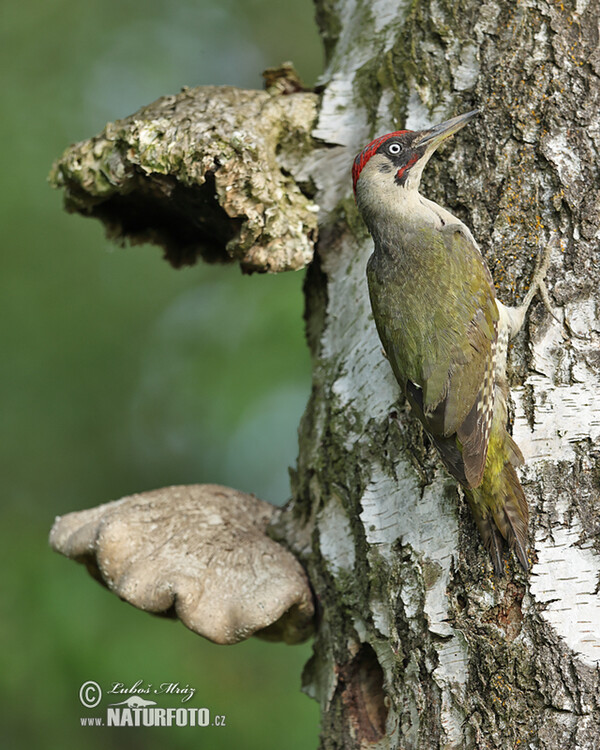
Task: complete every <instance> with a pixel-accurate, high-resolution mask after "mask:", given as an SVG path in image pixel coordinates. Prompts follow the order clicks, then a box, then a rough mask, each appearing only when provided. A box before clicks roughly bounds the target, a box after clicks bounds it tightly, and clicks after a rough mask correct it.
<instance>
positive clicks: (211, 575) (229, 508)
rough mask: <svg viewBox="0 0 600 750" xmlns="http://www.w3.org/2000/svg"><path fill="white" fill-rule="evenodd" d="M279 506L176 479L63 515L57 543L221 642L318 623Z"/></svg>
mask: <svg viewBox="0 0 600 750" xmlns="http://www.w3.org/2000/svg"><path fill="white" fill-rule="evenodd" d="M278 513H279V509H278V508H276V507H274V506H272V505H270V504H269V503H266V502H263V501H262V500H259V499H257V498H256V497H254V496H253V495H247V494H245V493H242V492H238V491H237V490H234V489H230V488H229V487H222V486H219V485H211V484H196V485H183V486H176V487H166V488H163V489H160V490H154V491H152V492H143V493H140V494H137V495H131V496H130V497H125V498H123V499H121V500H116V501H114V502H110V503H106V504H104V505H99V506H98V507H96V508H91V509H90V510H84V511H80V512H76V513H69V514H68V515H65V516H62V517H58V518H57V519H56V521H55V523H54V526H53V528H52V531H51V532H50V544H51V546H52V548H53V549H54V550H56V551H57V552H60V553H61V554H63V555H65V556H66V557H69V558H71V559H73V560H76V561H78V562H81V563H84V564H85V565H86V566H87V568H88V570H89V572H90V573H91V574H92V575H93V576H94V577H95V578H96V579H97V580H99V581H100V582H101V583H103V584H104V585H105V586H107V587H108V588H109V589H110V590H111V591H113V592H114V593H115V594H117V596H119V597H120V598H121V599H124V600H125V601H127V602H129V603H130V604H133V605H134V606H135V607H138V608H139V609H142V610H145V611H147V612H153V613H155V614H162V615H167V616H172V617H178V618H179V619H180V620H181V621H182V622H183V624H184V625H186V626H187V627H188V628H190V630H193V631H194V632H195V633H198V634H199V635H202V636H204V637H205V638H208V639H209V640H211V641H214V642H215V643H219V644H233V643H237V642H239V641H241V640H244V639H246V638H248V637H249V636H251V635H256V636H259V637H262V638H266V639H268V640H282V641H285V642H286V643H299V642H301V641H303V640H305V639H306V638H308V637H309V636H310V635H311V633H312V630H313V619H314V606H313V598H312V593H311V589H310V585H309V583H308V579H307V577H306V574H305V572H304V569H303V568H302V566H301V565H300V563H299V562H298V560H296V558H295V557H294V556H293V555H292V554H291V552H289V551H288V550H287V549H285V547H283V546H282V545H281V544H278V543H277V542H275V541H274V540H273V539H271V538H270V537H269V536H267V533H266V530H267V527H268V525H269V523H270V522H271V521H272V520H273V519H274V517H275V516H277V515H278Z"/></svg>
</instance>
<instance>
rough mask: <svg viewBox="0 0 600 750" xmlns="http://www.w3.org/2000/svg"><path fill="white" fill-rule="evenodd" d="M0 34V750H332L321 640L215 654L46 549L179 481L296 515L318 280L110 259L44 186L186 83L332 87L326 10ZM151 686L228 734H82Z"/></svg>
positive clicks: (101, 6)
mask: <svg viewBox="0 0 600 750" xmlns="http://www.w3.org/2000/svg"><path fill="white" fill-rule="evenodd" d="M0 21H1V22H0V57H1V65H0V77H1V80H2V87H1V91H2V116H1V118H0V133H1V138H0V143H1V144H2V151H3V154H2V170H1V173H0V192H1V201H0V215H1V226H2V238H3V248H2V265H3V270H2V274H1V277H0V283H1V284H2V296H1V299H2V308H3V312H2V315H1V317H0V326H1V337H2V338H1V340H2V360H1V367H0V378H1V383H2V390H3V395H4V398H3V405H2V425H3V435H2V452H1V455H2V467H1V471H2V479H3V482H4V498H3V499H4V502H3V503H2V511H1V512H2V518H1V519H0V528H1V533H2V544H1V545H0V547H1V550H2V552H1V554H2V560H1V563H2V571H3V595H2V597H1V600H0V601H1V605H0V606H1V607H2V612H0V633H1V635H2V641H1V642H2V648H1V651H0V712H2V715H1V717H0V720H1V725H0V727H1V728H0V737H1V744H2V748H31V747H35V748H55V747H63V748H64V747H66V748H69V747H72V746H73V747H74V746H85V747H87V748H92V750H94V749H95V748H106V747H114V748H120V747H128V748H138V747H139V748H141V747H144V748H151V749H152V748H159V747H161V748H162V747H163V746H164V745H167V746H170V747H174V748H216V749H218V748H241V749H242V750H245V749H246V748H248V749H249V750H251V749H252V748H261V749H262V750H267V749H268V748H278V749H280V748H282V747H285V748H288V749H290V748H291V749H294V748H311V747H316V744H317V736H318V710H317V706H316V704H315V703H313V702H312V701H311V700H309V699H308V698H307V697H306V696H304V695H303V694H301V692H300V673H301V669H302V665H303V664H304V663H305V662H306V660H307V659H308V657H309V655H310V644H308V645H304V646H300V647H287V646H284V645H279V644H277V645H270V644H265V643H262V642H260V641H255V640H251V641H248V642H246V643H243V644H240V645H238V646H235V647H226V648H224V647H218V646H214V645H212V644H209V643H208V642H206V641H204V640H202V639H201V638H199V637H197V636H195V635H194V634H192V633H191V632H189V631H187V630H186V629H185V628H184V627H183V626H181V625H180V624H178V623H173V622H170V621H163V620H161V619H158V618H153V617H151V616H148V615H145V614H143V613H141V612H138V611H137V610H134V609H133V608H131V607H128V606H127V605H126V604H123V603H122V602H120V601H118V600H117V599H116V598H115V597H114V596H112V595H111V594H109V593H108V592H107V591H105V590H104V589H102V588H101V587H100V586H98V585H97V584H96V583H94V582H93V581H92V580H91V579H90V578H89V577H88V576H87V574H86V572H85V570H84V569H83V568H82V567H81V566H77V565H75V564H74V563H72V562H69V561H67V560H66V559H64V558H61V557H60V556H58V555H56V554H54V553H52V552H50V550H49V548H48V546H47V535H48V531H49V529H50V526H51V524H52V521H53V518H54V516H55V515H56V514H63V513H66V512H68V511H71V510H76V509H82V508H86V507H91V506H93V505H96V504H98V503H101V502H105V501H107V500H111V499H115V498H119V497H122V496H123V495H127V494H129V493H132V492H135V491H141V490H145V489H151V488H154V487H160V486H164V485H168V484H173V483H189V482H221V483H224V484H227V485H231V486H233V487H237V488H239V489H242V490H246V491H249V492H254V493H256V494H257V495H258V496H260V497H262V498H264V499H266V500H270V501H272V502H277V503H280V502H283V501H285V500H286V499H287V497H288V492H289V485H288V474H287V467H288V466H290V465H293V464H294V462H295V457H296V451H297V435H296V430H297V425H298V421H299V418H300V415H301V413H302V410H303V408H304V404H305V402H306V399H307V396H308V392H309V381H310V374H309V357H308V352H307V349H306V346H305V343H304V338H303V330H302V318H301V314H302V296H301V283H302V274H299V273H297V274H284V275H281V276H275V277H267V276H252V277H243V276H242V275H241V273H240V271H239V269H238V268H237V267H234V266H231V267H208V266H196V267H194V268H191V269H184V270H180V271H174V270H172V269H171V268H170V267H169V266H168V265H167V264H166V263H165V262H163V261H162V259H161V255H160V251H159V250H158V249H157V248H154V247H141V248H139V247H138V248H133V249H131V248H129V249H114V248H112V247H111V246H110V245H109V243H108V242H107V240H106V239H105V238H104V234H103V230H102V228H101V226H100V225H99V224H98V223H96V222H94V221H90V220H85V219H82V218H80V217H78V216H72V215H71V216H70V215H67V214H66V213H64V212H63V210H62V207H61V205H62V204H61V201H62V196H61V195H60V194H59V193H56V192H53V191H52V190H51V189H50V188H49V187H48V185H47V183H46V176H47V173H48V171H49V169H50V166H51V163H52V161H53V159H54V158H56V157H57V156H58V155H59V154H60V153H61V152H62V151H63V149H64V148H65V147H66V146H67V145H68V144H69V143H71V142H73V141H76V140H81V139H83V138H87V137H89V136H91V135H93V134H95V133H96V132H98V131H99V130H100V129H101V128H102V127H103V126H104V124H105V122H106V121H108V120H114V119H117V118H119V117H123V116H125V115H128V114H130V113H131V112H133V111H135V110H136V109H137V108H138V107H140V106H141V105H143V104H146V103H149V102H150V101H152V100H154V99H156V98H157V97H159V96H161V95H163V94H168V93H175V92H177V91H178V90H179V89H180V88H181V87H182V86H183V85H188V86H195V85H201V84H232V85H236V86H242V87H252V88H260V87H261V85H262V84H261V77H260V72H261V71H262V70H263V69H264V68H266V67H268V66H272V65H277V64H279V63H280V62H282V61H284V60H288V59H291V60H293V61H294V63H295V64H296V67H297V69H298V70H299V72H300V74H301V75H302V76H303V78H304V80H305V81H306V82H308V83H313V82H314V80H315V79H316V77H317V76H318V75H319V73H320V69H321V65H322V53H321V46H320V42H319V39H318V35H317V31H316V26H315V24H314V21H313V7H312V4H311V0H287V2H285V3H281V2H278V0H179V2H167V0H102V1H100V0H86V2H81V1H80V0H56V2H52V3H48V2H45V1H44V2H42V0H20V1H18V2H17V0H4V1H3V2H2V4H1V5H0ZM139 679H141V680H144V681H147V682H151V683H154V684H157V683H159V682H170V681H173V682H179V683H180V684H181V685H186V684H189V685H191V686H193V687H195V688H196V695H195V696H194V698H193V700H192V701H191V702H190V703H189V704H186V705H192V706H195V707H201V706H207V707H209V708H210V709H211V711H212V712H213V713H216V714H224V715H225V716H226V719H227V726H226V727H225V728H219V729H217V728H215V729H210V728H208V729H197V728H196V729H193V728H187V729H183V728H181V729H176V728H170V729H108V728H90V727H85V728H84V727H81V726H80V723H79V717H80V716H86V715H89V714H90V713H93V712H87V713H86V711H85V710H84V709H82V708H81V707H80V705H79V701H78V691H79V687H80V685H81V684H82V683H83V682H84V681H86V680H96V681H97V682H98V683H100V684H101V685H102V686H106V685H109V684H110V683H111V682H113V681H120V682H123V683H125V684H132V683H134V682H135V681H136V680H139ZM103 705H104V702H103ZM160 705H178V704H177V703H173V702H171V703H169V702H168V701H165V702H163V703H161V704H160Z"/></svg>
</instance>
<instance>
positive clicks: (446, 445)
mask: <svg viewBox="0 0 600 750" xmlns="http://www.w3.org/2000/svg"><path fill="white" fill-rule="evenodd" d="M476 114H477V111H474V112H468V113H467V114H464V115H460V116H459V117H454V118H453V119H451V120H448V121H446V122H443V123H442V124H441V125H437V126H435V127H433V128H431V129H428V130H422V131H410V130H400V131H397V132H395V133H388V134H387V135H382V136H381V137H380V138H377V139H376V140H374V141H373V142H372V143H370V144H369V145H368V146H367V147H366V148H365V149H364V150H363V151H362V152H361V153H360V154H359V155H358V156H357V157H356V159H355V161H354V166H353V169H352V177H353V184H354V194H355V197H356V202H357V205H358V209H359V211H360V213H361V214H362V217H363V219H364V220H365V222H366V224H367V226H368V228H369V231H370V233H371V235H372V237H373V241H374V244H375V250H374V252H373V255H371V257H370V259H369V262H368V264H367V278H368V284H369V293H370V297H371V306H372V308H373V316H374V319H375V324H376V326H377V331H378V332H379V336H380V338H381V341H382V343H383V347H384V349H385V353H386V355H387V358H388V360H389V362H390V364H391V366H392V369H393V371H394V374H395V376H396V379H397V380H398V383H399V384H400V386H401V387H402V388H403V390H404V392H405V393H406V397H407V399H408V402H409V403H410V405H411V407H412V410H413V412H414V413H415V414H416V416H417V417H418V418H419V420H420V421H421V422H422V424H423V426H424V428H425V430H426V431H427V433H428V434H429V436H430V438H431V440H432V442H433V444H434V445H435V447H436V448H437V450H438V452H439V454H440V457H441V459H442V461H443V463H444V465H445V466H446V468H447V470H448V471H449V472H450V474H452V476H453V477H455V478H456V479H457V480H458V481H459V482H460V484H461V485H462V487H463V488H464V492H465V495H466V496H467V499H468V501H469V505H470V507H471V510H472V513H473V516H474V517H475V521H476V523H477V526H478V528H479V531H480V533H481V536H482V538H483V542H484V544H485V546H486V548H487V549H488V550H489V553H490V556H491V558H492V562H493V565H494V569H495V571H496V573H497V574H501V573H502V549H503V544H504V542H503V539H505V540H506V541H507V542H508V544H509V545H510V546H511V547H512V548H513V549H514V550H515V553H516V555H517V557H518V559H519V561H520V563H521V565H522V566H523V567H524V568H525V569H526V570H527V568H528V561H527V522H528V508H527V501H526V499H525V495H524V494H523V489H522V488H521V485H520V483H519V479H518V477H517V474H516V472H515V466H518V465H519V464H520V463H521V462H522V461H523V457H522V454H521V451H520V450H519V448H518V446H517V445H516V443H515V442H514V440H513V439H512V437H511V436H510V435H509V433H508V432H507V429H506V425H507V408H506V400H507V396H508V386H507V382H506V351H507V346H508V339H509V336H511V335H514V334H515V333H516V332H517V331H518V330H519V328H520V327H521V326H522V324H523V320H524V318H525V313H526V311H527V307H528V306H529V304H530V302H531V299H532V298H533V296H534V294H535V292H536V289H537V288H539V286H540V285H541V283H542V282H541V281H539V280H538V279H537V278H536V280H534V283H533V284H532V285H531V288H530V290H529V293H528V295H527V297H526V299H525V302H524V304H523V305H521V306H520V307H518V308H508V307H505V306H504V305H503V304H502V303H501V302H499V301H498V300H497V299H496V295H495V292H494V285H493V282H492V277H491V275H490V272H489V270H488V267H487V265H486V263H485V261H484V260H483V257H482V256H481V253H480V251H479V248H478V247H477V243H476V242H475V240H474V239H473V236H472V234H471V232H470V231H469V229H468V228H467V227H466V226H465V225H464V224H463V222H462V221H461V220H460V219H458V218H457V217H456V216H453V215H452V214H451V213H450V212H449V211H447V210H446V209H444V208H442V207H441V206H438V205H437V204H436V203H434V202H433V201H430V200H427V199H426V198H424V197H423V196H422V195H421V194H420V193H419V183H420V180H421V174H422V172H423V168H424V166H425V165H426V164H427V162H428V160H429V158H430V157H431V155H432V154H433V152H434V151H435V150H436V149H437V147H438V146H439V145H440V144H441V143H442V142H443V141H444V140H445V139H446V138H448V137H449V136H451V135H452V134H453V133H456V131H457V130H459V129H460V128H462V127H463V126H464V125H465V124H466V123H467V122H468V121H469V120H470V119H471V118H472V117H474V116H475V115H476ZM540 270H541V271H542V274H543V273H544V272H545V268H544V269H540Z"/></svg>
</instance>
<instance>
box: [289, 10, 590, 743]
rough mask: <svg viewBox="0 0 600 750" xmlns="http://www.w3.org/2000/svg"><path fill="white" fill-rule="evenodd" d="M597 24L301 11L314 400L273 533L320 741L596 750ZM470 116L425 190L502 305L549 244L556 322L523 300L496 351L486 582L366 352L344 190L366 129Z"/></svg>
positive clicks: (394, 394) (547, 13)
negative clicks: (460, 230)
mask: <svg viewBox="0 0 600 750" xmlns="http://www.w3.org/2000/svg"><path fill="white" fill-rule="evenodd" d="M599 16H600V2H598V0H590V1H589V2H588V1H587V0H577V1H575V0H565V2H564V3H563V2H551V1H550V0H521V1H520V2H519V1H517V2H509V0H490V1H489V2H484V3H481V2H479V0H459V2H458V3H455V2H447V1H446V0H428V1H427V0H424V1H423V2H419V1H417V2H414V3H406V2H401V3H398V2H396V0H372V2H367V0H337V2H332V0H318V1H317V17H318V22H319V24H320V28H321V32H322V34H323V38H324V41H325V45H326V50H327V68H326V72H325V74H324V78H323V81H322V83H323V86H324V90H323V94H322V102H321V109H320V114H319V119H318V124H317V128H316V131H315V133H314V135H315V137H316V138H318V139H321V140H322V141H324V142H325V143H327V144H329V145H330V147H329V148H327V149H322V150H318V151H316V152H315V153H314V155H313V157H312V166H311V172H312V175H313V179H314V180H315V182H316V184H317V188H318V195H317V198H316V200H317V202H318V203H319V205H320V207H321V212H322V213H321V229H320V240H319V244H318V250H317V255H316V258H315V260H314V262H313V263H312V265H311V267H310V269H309V271H308V274H307V279H306V287H305V289H306V325H307V332H308V340H309V345H310V348H311V352H312V357H313V363H314V371H313V390H312V397H311V399H310V403H309V405H308V408H307V411H306V413H305V415H304V418H303V421H302V424H301V428H300V457H299V463H298V468H297V472H296V473H295V474H294V477H293V500H292V501H291V503H290V505H289V506H288V508H287V511H286V513H285V514H284V517H283V519H282V521H281V524H280V528H279V533H280V534H281V535H282V536H285V537H286V538H287V540H288V542H289V543H291V544H292V546H293V548H294V550H295V551H296V553H297V554H298V555H299V557H300V558H301V559H302V560H303V561H304V563H305V565H306V567H307V570H308V572H309V576H310V579H311V582H312V585H313V587H314V591H315V593H316V596H317V599H318V602H319V605H320V618H321V619H320V623H319V626H318V633H317V636H316V641H315V652H314V657H313V659H312V660H311V662H310V663H309V665H307V668H306V670H305V675H304V683H305V689H306V691H307V692H308V693H309V694H310V695H312V696H314V697H315V698H316V699H317V700H318V701H319V702H320V704H321V709H322V739H321V746H322V747H323V748H359V747H361V748H362V747H380V748H392V747H393V748H406V749H407V750H408V749H409V748H410V749H411V750H413V749H417V748H419V749H422V750H430V749H432V748H516V747H530V748H553V749H558V748H590V749H591V748H597V747H600V713H599V710H598V708H599V707H598V689H599V671H598V661H599V659H600V602H599V599H598V586H599V574H600V556H599V552H600V544H599V540H598V536H597V533H598V528H599V522H600V514H599V511H598V504H597V499H598V494H599V493H598V482H599V479H600V452H599V449H598V447H597V444H596V443H597V439H598V436H599V433H600V410H599V407H598V404H597V400H596V394H597V384H598V373H599V370H600V357H599V355H598V334H599V332H600V323H599V321H598V284H599V280H600V271H599V268H598V260H599V254H598V247H599V238H600V179H599V178H600V175H599V167H600V125H599V122H600V119H599V114H598V113H599V112H600V85H599V78H598V75H599V73H600V53H599V51H598V18H599ZM475 107H480V108H481V110H482V114H481V116H480V117H479V118H478V119H477V120H476V121H475V122H474V124H473V125H472V126H470V127H469V128H467V129H465V130H464V131H462V132H461V134H460V136H458V137H457V138H455V139H454V143H452V144H451V145H449V146H448V147H446V150H445V151H444V152H443V154H442V155H440V156H437V157H435V158H434V160H433V161H432V163H430V165H429V166H428V168H427V169H426V173H425V177H424V181H423V184H422V192H423V194H425V195H426V196H427V197H429V198H432V199H434V200H435V201H437V202H439V203H441V204H442V205H445V206H447V207H448V208H450V209H451V210H452V211H453V212H454V213H456V214H457V215H458V216H460V218H461V219H462V220H463V221H465V222H466V223H467V224H468V225H469V226H470V227H471V228H472V229H473V233H474V235H475V237H476V238H477V239H478V241H479V242H480V245H481V248H482V252H483V254H484V255H485V257H486V259H487V262H488V264H489V266H490V268H491V270H492V274H493V276H494V281H495V284H496V287H497V291H498V297H499V299H501V300H502V301H503V302H504V303H506V304H515V303H518V301H519V300H521V299H522V298H523V296H524V294H525V292H526V290H527V287H528V284H529V281H530V279H531V276H532V273H533V271H534V266H535V262H536V258H537V257H538V255H539V254H540V252H541V250H542V248H543V247H544V246H545V245H546V244H547V243H548V242H550V241H551V240H554V241H555V242H556V250H555V251H554V252H553V255H552V262H551V267H550V270H549V274H548V277H547V281H548V287H549V290H550V297H551V302H552V305H553V307H554V312H555V315H556V317H557V318H558V321H561V322H558V321H557V320H554V319H553V318H552V317H551V316H550V315H548V313H547V312H546V310H545V309H544V307H543V305H542V304H541V303H536V304H534V307H533V308H532V312H531V313H530V316H529V318H528V325H527V326H526V329H525V330H524V332H522V333H521V334H520V335H519V337H518V338H517V340H516V341H515V343H514V345H513V347H512V348H511V351H510V354H509V381H510V385H511V392H512V416H513V433H514V437H515V439H516V441H517V443H518V444H519V445H520V447H521V449H522V450H523V453H524V454H525V459H526V462H525V465H524V467H523V468H522V469H521V470H520V477H521V481H522V483H523V486H524V489H525V493H526V495H527V498H528V501H529V504H530V508H531V524H530V536H531V540H532V541H531V548H530V549H531V557H532V562H533V565H532V569H531V572H530V574H529V575H525V574H524V573H523V572H521V571H520V570H519V568H518V566H517V564H516V562H515V560H513V559H512V558H511V559H510V560H509V561H507V575H506V577H505V578H504V579H500V580H499V579H497V578H494V577H493V574H492V568H491V564H490V562H489V560H488V559H487V556H486V553H485V551H484V549H483V547H482V545H481V542H480V539H479V536H478V533H477V530H476V528H475V525H474V523H473V522H472V520H471V518H470V515H469V512H468V508H467V507H466V504H465V502H464V500H463V499H462V497H461V496H460V493H459V492H458V490H457V488H456V484H455V483H454V482H453V481H452V480H451V479H450V478H449V477H448V475H447V474H446V473H445V471H444V470H443V469H442V468H441V465H440V462H439V461H438V459H437V458H436V456H435V454H434V452H433V450H432V448H431V446H430V445H429V443H428V441H427V439H426V437H424V435H423V433H422V430H421V429H420V426H419V424H418V423H417V421H416V419H414V418H413V417H412V416H411V415H410V413H409V411H408V408H407V406H406V404H405V403H404V400H403V398H402V397H401V395H400V393H399V389H398V386H397V384H396V382H395V380H394V377H393V375H392V371H391V368H390V366H389V364H388V362H387V361H386V360H385V358H384V356H383V354H382V350H381V345H380V343H379V340H378V337H377V333H376V331H375V326H374V324H373V321H372V317H371V314H370V307H369V301H368V296H367V289H366V281H365V264H366V261H367V258H368V257H369V255H370V253H371V250H372V243H371V240H370V238H369V237H368V235H367V233H366V230H365V228H364V226H363V225H362V223H361V221H360V219H359V217H358V214H357V211H356V208H355V206H354V203H353V200H352V197H351V188H350V166H351V162H352V158H353V156H354V155H355V153H356V152H358V151H359V150H360V149H361V148H362V147H363V146H364V145H365V144H366V143H367V142H368V141H369V140H370V139H371V138H372V137H374V136H375V135H379V134H381V133H385V132H388V131H390V130H393V129H398V128H400V127H406V128H411V129H420V128H422V127H426V126H428V125H431V124H434V123H436V122H439V121H441V120H443V119H445V118H447V117H449V116H451V115H453V114H456V113H460V112H464V111H467V110H470V109H473V108H475Z"/></svg>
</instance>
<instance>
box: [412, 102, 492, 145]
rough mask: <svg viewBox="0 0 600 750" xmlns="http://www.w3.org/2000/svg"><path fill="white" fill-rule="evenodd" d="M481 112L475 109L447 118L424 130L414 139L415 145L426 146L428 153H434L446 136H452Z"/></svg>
mask: <svg viewBox="0 0 600 750" xmlns="http://www.w3.org/2000/svg"><path fill="white" fill-rule="evenodd" d="M478 114H479V110H478V109H474V110H473V111H472V112H467V113H466V114H464V115H458V117H453V118H452V119H450V120H446V122H442V123H440V124H439V125H434V127H433V128H429V130H424V131H423V132H422V133H421V135H419V136H418V137H417V138H415V140H414V141H413V144H412V145H413V147H417V148H420V147H421V146H425V147H426V151H427V153H428V154H430V155H431V154H432V153H433V152H434V151H435V150H436V148H437V147H438V146H439V145H440V143H442V142H443V141H445V140H446V138H450V136H451V135H454V133H456V132H457V131H459V130H460V129H461V128H464V126H465V125H466V124H467V123H468V122H469V120H471V119H472V118H473V117H475V115H478Z"/></svg>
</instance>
